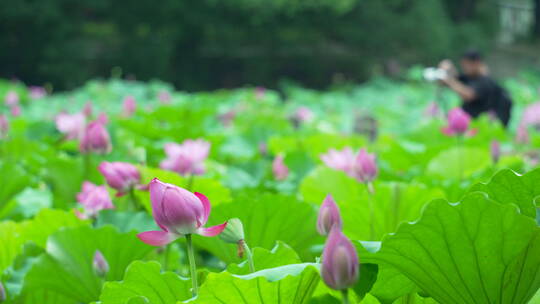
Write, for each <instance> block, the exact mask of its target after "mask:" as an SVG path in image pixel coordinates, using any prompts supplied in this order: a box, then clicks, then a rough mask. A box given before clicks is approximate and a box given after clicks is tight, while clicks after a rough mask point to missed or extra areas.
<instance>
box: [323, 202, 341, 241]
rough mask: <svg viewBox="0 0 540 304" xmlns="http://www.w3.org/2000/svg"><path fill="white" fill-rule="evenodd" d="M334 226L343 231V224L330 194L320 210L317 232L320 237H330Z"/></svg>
mask: <svg viewBox="0 0 540 304" xmlns="http://www.w3.org/2000/svg"><path fill="white" fill-rule="evenodd" d="M334 226H335V227H336V228H338V229H339V230H341V228H342V226H343V222H342V220H341V215H340V214H339V208H338V206H337V204H336V202H335V201H334V198H333V197H332V195H330V194H328V195H327V196H326V198H325V199H324V201H323V203H322V205H321V208H319V216H318V218H317V231H319V234H320V235H328V234H329V233H330V231H331V230H332V227H334Z"/></svg>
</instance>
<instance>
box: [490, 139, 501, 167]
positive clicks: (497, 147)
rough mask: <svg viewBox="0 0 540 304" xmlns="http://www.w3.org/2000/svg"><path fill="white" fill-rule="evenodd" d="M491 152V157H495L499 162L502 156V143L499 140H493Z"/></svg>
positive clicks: (494, 159) (495, 161)
mask: <svg viewBox="0 0 540 304" xmlns="http://www.w3.org/2000/svg"><path fill="white" fill-rule="evenodd" d="M490 152H491V159H493V162H494V163H497V162H498V161H499V158H500V157H501V144H500V143H499V142H498V141H496V140H493V141H492V142H491V145H490Z"/></svg>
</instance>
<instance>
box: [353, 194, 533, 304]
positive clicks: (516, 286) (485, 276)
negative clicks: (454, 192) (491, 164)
mask: <svg viewBox="0 0 540 304" xmlns="http://www.w3.org/2000/svg"><path fill="white" fill-rule="evenodd" d="M364 261H365V262H376V263H377V262H382V263H386V264H389V265H391V266H392V267H394V268H396V269H397V270H399V271H400V272H401V273H403V274H404V275H406V276H407V277H408V278H409V279H410V280H411V281H413V282H414V283H415V284H416V285H417V286H418V287H419V289H420V290H422V291H424V292H425V293H426V294H428V295H430V296H431V297H433V298H434V299H435V300H437V301H439V302H441V303H449V304H451V303H456V304H457V303H462V304H466V303H509V304H512V303H527V301H528V300H529V299H530V298H531V297H532V296H533V295H534V294H535V293H536V291H537V289H538V288H539V287H540V271H539V270H540V269H539V268H540V228H538V227H537V226H536V223H535V221H534V220H533V219H531V218H529V217H527V216H524V215H521V214H519V213H518V212H517V210H516V208H515V207H514V206H512V205H501V204H498V203H495V202H493V201H491V200H489V199H488V198H486V196H485V195H484V194H482V193H473V194H470V195H468V196H466V197H465V198H464V199H463V200H462V201H461V202H460V203H456V204H450V203H448V202H446V201H444V200H436V201H433V202H431V203H430V204H429V205H427V206H426V208H425V210H424V212H423V214H422V217H421V219H420V220H419V221H417V222H415V223H410V224H403V225H401V226H400V227H399V229H398V230H397V232H396V233H395V234H393V235H390V236H388V237H386V238H385V239H384V240H383V242H382V247H381V249H380V251H379V252H377V253H375V254H374V255H373V256H372V257H364Z"/></svg>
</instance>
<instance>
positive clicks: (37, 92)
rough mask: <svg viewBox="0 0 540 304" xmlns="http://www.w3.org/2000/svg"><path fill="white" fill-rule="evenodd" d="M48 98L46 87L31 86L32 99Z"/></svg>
mask: <svg viewBox="0 0 540 304" xmlns="http://www.w3.org/2000/svg"><path fill="white" fill-rule="evenodd" d="M45 96H47V90H45V88H44V87H38V86H31V87H30V98H32V99H41V98H43V97H45Z"/></svg>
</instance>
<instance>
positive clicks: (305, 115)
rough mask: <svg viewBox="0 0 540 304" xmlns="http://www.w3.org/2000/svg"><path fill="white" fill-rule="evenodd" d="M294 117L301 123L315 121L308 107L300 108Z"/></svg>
mask: <svg viewBox="0 0 540 304" xmlns="http://www.w3.org/2000/svg"><path fill="white" fill-rule="evenodd" d="M294 116H295V118H296V119H298V120H299V121H300V122H307V121H310V120H311V119H313V116H314V114H313V112H312V111H311V110H310V109H309V108H308V107H300V108H298V109H297V110H296V113H295V114H294Z"/></svg>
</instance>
